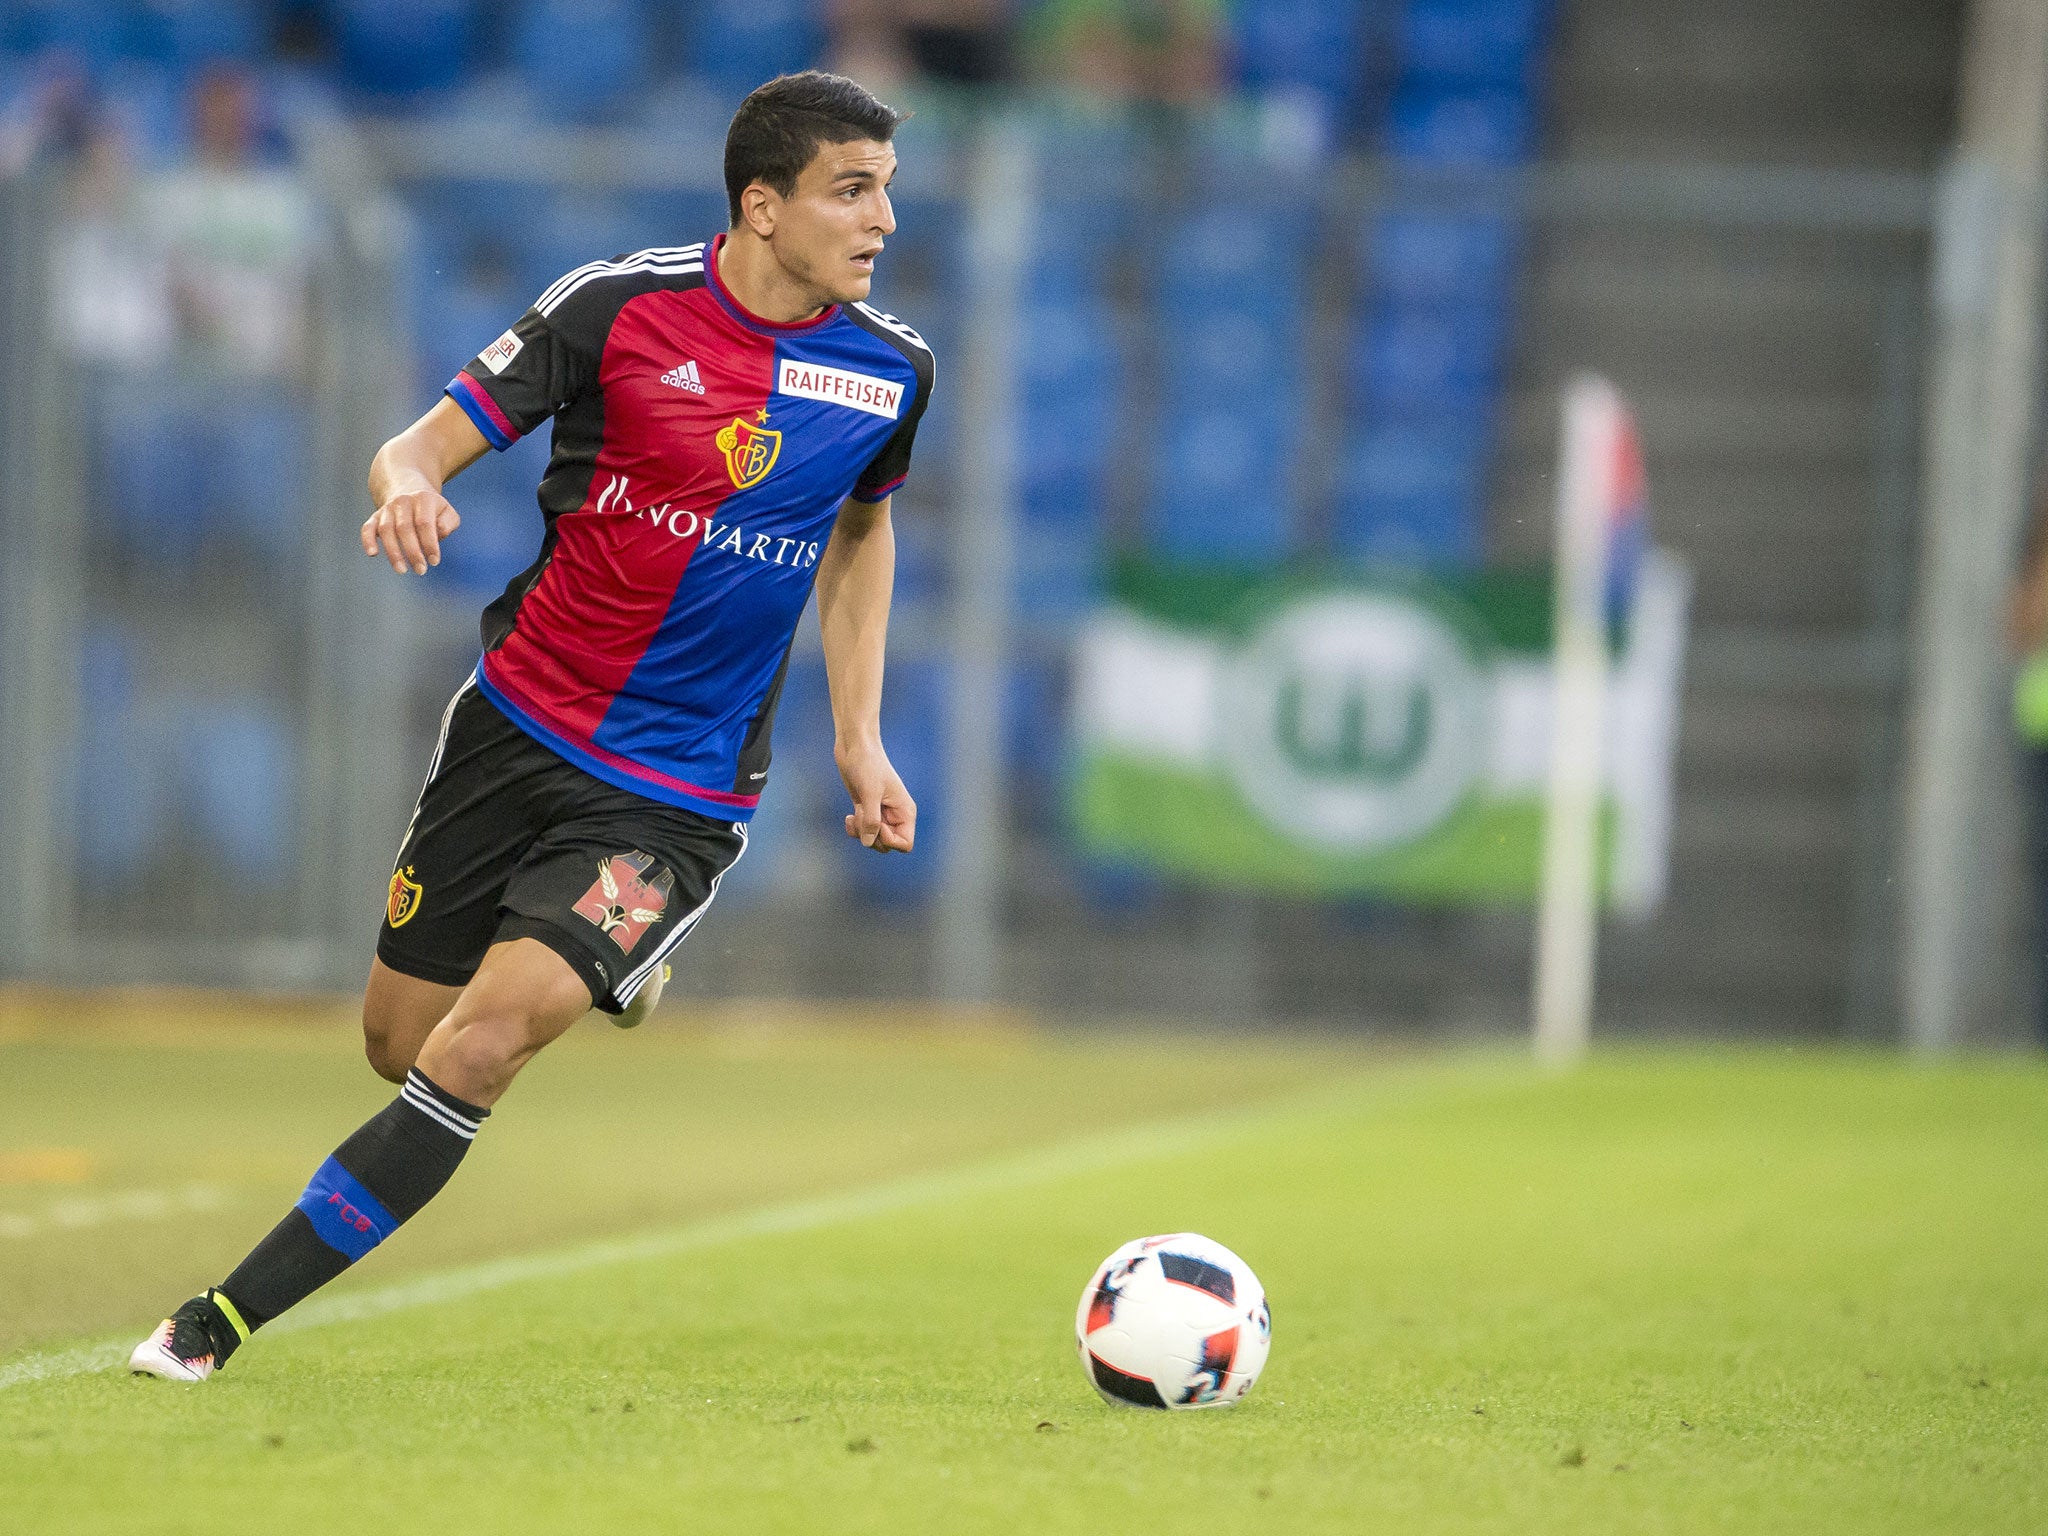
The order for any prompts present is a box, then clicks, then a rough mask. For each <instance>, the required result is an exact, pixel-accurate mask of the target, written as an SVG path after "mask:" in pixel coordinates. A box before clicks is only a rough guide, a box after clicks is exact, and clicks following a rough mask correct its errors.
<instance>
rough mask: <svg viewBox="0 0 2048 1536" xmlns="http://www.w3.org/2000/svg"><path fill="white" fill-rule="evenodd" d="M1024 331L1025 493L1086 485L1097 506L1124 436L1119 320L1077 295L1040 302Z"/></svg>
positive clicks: (1033, 495) (1085, 496)
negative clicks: (1120, 407) (1026, 339)
mask: <svg viewBox="0 0 2048 1536" xmlns="http://www.w3.org/2000/svg"><path fill="white" fill-rule="evenodd" d="M1022 329H1023V333H1024V335H1026V336H1028V337H1029V338H1030V345H1029V346H1027V347H1026V348H1025V349H1024V356H1023V359H1022V366H1021V368H1020V371H1019V377H1018V392H1019V395H1020V397H1021V400H1020V404H1021V408H1022V412H1023V441H1022V442H1021V443H1020V444H1019V445H1018V463H1019V469H1020V479H1021V481H1022V485H1023V494H1024V496H1025V498H1026V499H1027V500H1032V501H1036V500H1039V499H1041V498H1042V497H1044V496H1046V495H1047V494H1048V493H1049V491H1050V490H1052V489H1053V488H1058V489H1059V490H1061V491H1065V492H1071V491H1073V490H1075V489H1076V488H1079V489H1081V491H1082V496H1081V500H1082V501H1084V502H1089V503H1092V502H1093V501H1094V500H1095V499H1096V497H1095V491H1096V490H1097V489H1099V482H1100V479H1101V476H1102V475H1103V473H1104V472H1105V470H1106V469H1107V468H1108V466H1109V464H1110V461H1111V459H1112V457H1113V456H1114V454H1115V452H1116V450H1117V447H1118V444H1119V441H1120V439H1121V438H1122V435H1123V434H1122V432H1121V431H1120V426H1119V421H1118V415H1117V402H1118V394H1119V389H1120V382H1121V381H1120V377H1119V371H1120V359H1119V356H1118V346H1117V334H1116V318H1115V316H1114V314H1113V313H1112V312H1111V310H1110V308H1109V306H1108V305H1107V304H1106V303H1105V302H1103V301H1102V300H1101V299H1099V298H1097V297H1094V296H1092V295H1085V294H1078V293H1077V294H1075V295H1073V296H1072V297H1069V298H1067V299H1066V300H1064V301H1062V302H1043V301H1041V302H1035V303H1033V304H1032V305H1031V306H1030V307H1029V308H1027V310H1026V311H1025V314H1024V317H1023V326H1022ZM1091 488H1092V489H1091Z"/></svg>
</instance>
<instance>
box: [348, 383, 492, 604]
mask: <svg viewBox="0 0 2048 1536" xmlns="http://www.w3.org/2000/svg"><path fill="white" fill-rule="evenodd" d="M490 446H491V445H490V444H489V443H488V442H486V441H485V440H484V435H483V433H481V432H479V431H478V430H477V428H476V424H475V423H474V422H472V421H471V420H470V419H469V417H468V416H467V415H465V414H464V412H463V410H462V408H461V407H460V406H458V405H457V404H456V403H455V402H454V401H453V400H450V399H448V398H447V397H446V396H443V397H442V398H441V399H440V400H439V401H437V402H436V403H435V405H434V408H433V409H432V410H431V411H428V412H427V414H426V415H424V416H422V417H421V418H420V419H419V420H418V421H416V422H414V423H413V424H412V425H411V426H409V427H407V428H406V429H405V430H404V431H403V432H401V433H399V434H398V436H396V437H394V438H392V439H391V441H390V442H388V443H386V444H385V445H384V446H383V447H382V448H379V449H378V450H377V457H376V458H374V459H372V460H371V461H370V500H371V501H372V502H374V503H375V504H376V507H377V510H376V511H375V512H373V513H371V514H370V517H369V520H368V521H367V522H365V523H364V524H363V553H364V554H366V555H376V554H377V553H378V552H379V551H380V550H381V551H382V553H383V555H384V558H385V559H386V560H389V561H390V562H391V569H393V570H394V571H397V572H398V573H399V574H400V575H403V574H404V573H405V572H406V571H408V570H410V571H411V572H412V573H413V574H414V575H416V576H424V575H426V574H427V567H428V566H430V565H439V564H440V563H441V541H442V540H443V539H445V538H447V537H448V535H449V534H451V533H453V532H454V531H455V530H456V529H457V528H459V527H461V526H462V516H461V514H460V513H458V512H457V511H456V510H455V508H453V507H452V506H450V505H449V504H448V499H447V498H446V497H445V496H443V495H442V494H441V489H442V487H443V486H445V485H447V483H448V482H449V481H450V480H452V479H454V478H455V477H456V476H457V475H459V474H461V473H462V471H463V470H465V469H467V468H469V466H470V465H472V464H474V463H475V462H476V461H477V460H478V459H480V458H482V457H483V456H484V454H485V453H486V452H488V451H489V449H490Z"/></svg>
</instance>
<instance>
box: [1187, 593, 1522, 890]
mask: <svg viewBox="0 0 2048 1536" xmlns="http://www.w3.org/2000/svg"><path fill="white" fill-rule="evenodd" d="M1218 702H1219V703H1220V704H1221V705H1222V715H1223V726H1224V729H1223V733H1222V743H1221V744H1222V746H1223V750H1224V760H1225V762H1226V763H1227V765H1228V766H1229V768H1230V771H1231V776H1232V778H1233V780H1234V781H1235V783H1236V785H1237V789H1238V792H1239V793H1240V794H1242V795H1243V796H1244V798H1245V800H1246V801H1247V802H1249V803H1250V804H1251V806H1252V807H1253V808H1254V809H1256V810H1257V811H1258V812H1259V813H1260V814H1261V815H1262V816H1264V817H1265V819H1266V820H1267V821H1269V822H1271V823H1272V824H1273V825H1274V826H1275V827H1277V828H1281V829H1284V830H1286V831H1289V832H1292V833H1294V834H1295V835H1297V836H1299V837H1301V838H1303V839H1304V840H1306V841H1308V842H1312V843H1315V844H1319V845H1321V846H1324V847H1328V848H1333V849H1344V850H1352V851H1362V850H1365V849H1372V848H1385V847H1389V846H1392V845H1396V844H1400V843H1407V842H1412V841H1413V840H1414V839H1416V838H1418V837H1420V836H1422V835H1423V834H1424V833H1426V832H1428V831H1430V830H1431V829H1432V828H1433V827H1435V826H1436V825H1437V824H1438V823H1439V822H1441V821H1442V820H1443V819H1444V818H1445V817H1446V816H1448V815H1449V814H1450V813H1451V812H1452V811H1453V810H1455V809H1456V808H1457V806H1458V803H1459V802H1460V801H1461V800H1463V799H1464V798H1465V795H1466V793H1467V791H1468V790H1469V789H1470V788H1471V785H1472V781H1473V779H1474V777H1476V775H1477V773H1478V771H1479V766H1480V763H1481V762H1482V760H1483V756H1484V753H1485V749H1486V738H1487V729H1488V725H1489V723H1490V722H1489V718H1488V705H1489V699H1488V694H1487V687H1486V683H1485V681H1484V679H1483V677H1482V675H1481V673H1480V669H1479V663H1478V662H1477V660H1476V659H1475V658H1474V656H1473V654H1472V651H1471V649H1470V648H1469V646H1468V645H1467V643H1466V641H1465V640H1464V638H1463V637H1462V636H1460V635H1459V634H1458V632H1457V631H1456V630H1455V629H1453V628H1452V627H1451V626H1450V625H1449V624H1448V623H1446V622H1445V621H1444V620H1443V619H1442V618H1440V617H1439V616H1438V615H1437V614H1436V613H1435V612H1434V611H1433V610H1432V609H1431V608H1430V607H1428V606H1427V605H1425V604H1422V603H1418V602H1416V601H1415V600H1414V599H1412V598H1406V597H1396V596H1380V595H1375V594H1372V593H1367V592H1356V593H1339V594H1332V595H1329V596H1325V597H1319V598H1312V599H1310V600H1308V601H1305V602H1300V603H1296V604H1293V605H1291V606H1289V607H1287V608H1283V609H1282V610H1280V612H1278V613H1277V614H1275V615H1274V616H1273V617H1272V618H1270V619H1269V620H1268V621H1267V622H1266V623H1264V624H1263V625H1261V626H1260V627H1259V628H1258V629H1257V630H1256V631H1254V633H1253V634H1252V636H1251V637H1250V639H1249V641H1248V642H1247V643H1246V644H1245V645H1244V646H1243V647H1241V648H1240V649H1239V650H1238V651H1237V653H1236V654H1235V655H1234V656H1233V657H1231V658H1230V659H1229V660H1228V661H1227V663H1226V674H1225V678H1224V689H1223V696H1222V698H1221V699H1220V700H1219V701H1218Z"/></svg>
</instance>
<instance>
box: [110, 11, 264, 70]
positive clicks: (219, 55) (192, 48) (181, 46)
mask: <svg viewBox="0 0 2048 1536" xmlns="http://www.w3.org/2000/svg"><path fill="white" fill-rule="evenodd" d="M106 8H107V9H110V10H111V9H113V7H111V6H109V7H106ZM270 10H271V7H269V6H267V5H259V4H256V3H254V0H138V3H137V4H136V5H135V7H134V13H133V24H132V26H131V27H130V30H129V49H128V51H129V53H130V54H131V55H132V56H134V57H136V58H142V59H155V60H160V61H162V62H163V63H166V64H172V65H175V66H177V67H178V68H180V69H191V68H193V67H195V66H198V65H202V64H207V63H210V62H213V61H214V60H217V59H245V60H254V59H258V58H260V57H262V55H263V52H264V49H265V47H266V45H267V44H268V43H269V41H270V21H271V18H270Z"/></svg>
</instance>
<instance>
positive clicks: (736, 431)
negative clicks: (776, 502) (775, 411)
mask: <svg viewBox="0 0 2048 1536" xmlns="http://www.w3.org/2000/svg"><path fill="white" fill-rule="evenodd" d="M767 419H768V413H767V412H766V411H763V412H761V415H760V417H759V419H758V420H756V421H742V420H740V418H739V417H737V416H735V417H733V419H732V421H731V422H730V423H728V424H727V425H725V426H723V427H720V428H719V429H718V436H717V437H715V438H714V439H712V441H714V442H715V443H717V444H718V451H719V452H720V453H722V454H724V455H725V472H726V473H727V474H728V475H730V476H732V483H733V484H734V485H735V486H736V487H738V488H739V489H740V490H743V491H744V490H746V489H747V488H748V487H749V486H755V485H759V484H760V483H761V482H762V481H763V480H766V479H767V478H768V471H769V470H771V469H773V468H774V467H775V459H776V456H777V455H778V454H780V453H781V452H782V434H781V433H780V432H771V431H769V430H768V429H767V428H766V427H765V426H762V425H761V423H762V422H765V421H766V420H767Z"/></svg>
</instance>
